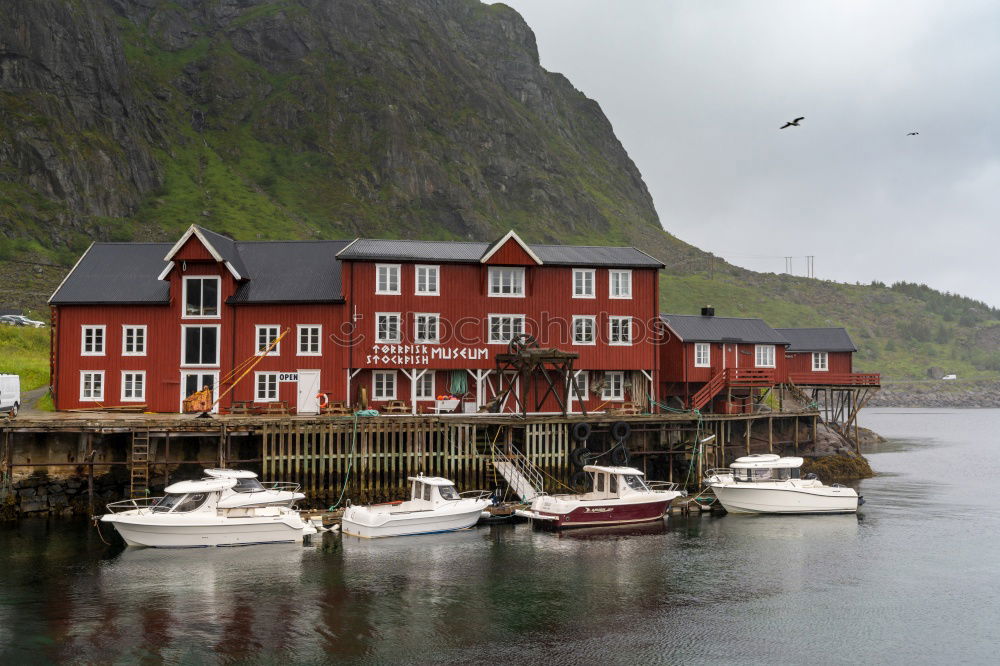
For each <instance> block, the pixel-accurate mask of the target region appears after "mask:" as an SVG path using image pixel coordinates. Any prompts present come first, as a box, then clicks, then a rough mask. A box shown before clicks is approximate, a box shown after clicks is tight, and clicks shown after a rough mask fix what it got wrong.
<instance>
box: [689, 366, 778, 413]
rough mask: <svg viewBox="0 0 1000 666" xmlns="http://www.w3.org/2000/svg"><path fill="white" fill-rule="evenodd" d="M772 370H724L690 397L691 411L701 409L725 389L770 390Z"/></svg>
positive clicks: (772, 381)
mask: <svg viewBox="0 0 1000 666" xmlns="http://www.w3.org/2000/svg"><path fill="white" fill-rule="evenodd" d="M772 386H774V370H771V369H768V368H726V369H725V370H723V371H721V372H718V373H716V374H715V376H713V377H712V378H711V379H710V380H708V383H707V384H705V385H704V386H702V387H701V389H700V390H699V391H698V392H697V393H695V394H694V395H693V396H691V405H690V408H691V409H701V408H702V407H704V406H705V405H707V404H708V403H710V402H712V399H713V398H715V396H717V395H718V394H719V393H720V392H721V391H722V390H723V389H725V388H770V387H772Z"/></svg>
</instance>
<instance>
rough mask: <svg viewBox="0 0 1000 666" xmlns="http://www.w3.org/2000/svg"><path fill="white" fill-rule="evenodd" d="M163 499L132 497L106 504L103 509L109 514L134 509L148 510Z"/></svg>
mask: <svg viewBox="0 0 1000 666" xmlns="http://www.w3.org/2000/svg"><path fill="white" fill-rule="evenodd" d="M161 499H163V497H134V498H132V499H126V500H119V501H118V502H108V503H107V504H106V505H105V508H107V510H108V511H109V512H111V513H122V512H123V511H134V510H135V509H149V508H151V507H153V506H155V505H156V504H157V503H158V502H159V501H160V500H161Z"/></svg>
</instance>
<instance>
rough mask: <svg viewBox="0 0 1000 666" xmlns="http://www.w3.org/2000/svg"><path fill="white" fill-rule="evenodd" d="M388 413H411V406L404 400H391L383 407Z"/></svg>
mask: <svg viewBox="0 0 1000 666" xmlns="http://www.w3.org/2000/svg"><path fill="white" fill-rule="evenodd" d="M382 411H383V412H385V413H386V414H409V413H410V411H411V410H410V406H409V405H408V404H406V403H405V402H403V401H402V400H390V401H389V402H387V403H386V404H385V407H384V408H383V409H382Z"/></svg>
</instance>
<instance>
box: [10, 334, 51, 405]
mask: <svg viewBox="0 0 1000 666" xmlns="http://www.w3.org/2000/svg"><path fill="white" fill-rule="evenodd" d="M0 374H7V375H20V376H21V392H22V393H24V392H26V391H32V390H34V389H36V388H39V387H42V386H48V384H49V330H48V329H47V328H22V327H19V326H0Z"/></svg>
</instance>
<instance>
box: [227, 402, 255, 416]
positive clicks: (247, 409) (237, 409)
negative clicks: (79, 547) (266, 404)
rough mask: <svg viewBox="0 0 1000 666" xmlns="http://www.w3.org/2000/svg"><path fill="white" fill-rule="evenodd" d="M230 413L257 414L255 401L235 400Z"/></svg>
mask: <svg viewBox="0 0 1000 666" xmlns="http://www.w3.org/2000/svg"><path fill="white" fill-rule="evenodd" d="M229 413H230V414H254V413H256V408H255V407H254V404H253V400H233V404H232V406H231V407H230V408H229Z"/></svg>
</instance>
